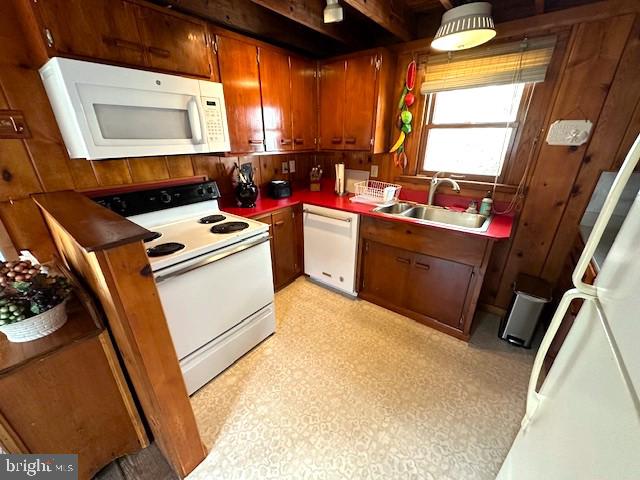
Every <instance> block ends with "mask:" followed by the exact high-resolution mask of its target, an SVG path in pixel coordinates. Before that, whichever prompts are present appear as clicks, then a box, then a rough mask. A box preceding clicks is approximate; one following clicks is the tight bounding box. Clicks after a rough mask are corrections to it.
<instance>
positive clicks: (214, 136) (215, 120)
mask: <svg viewBox="0 0 640 480" xmlns="http://www.w3.org/2000/svg"><path fill="white" fill-rule="evenodd" d="M202 108H203V111H204V121H205V123H206V127H207V140H208V142H209V144H212V145H216V144H221V143H224V140H225V139H224V123H223V121H222V102H221V101H220V99H219V98H215V97H203V98H202Z"/></svg>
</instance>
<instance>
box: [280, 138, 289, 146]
mask: <svg viewBox="0 0 640 480" xmlns="http://www.w3.org/2000/svg"><path fill="white" fill-rule="evenodd" d="M280 144H281V145H291V139H290V138H281V139H280Z"/></svg>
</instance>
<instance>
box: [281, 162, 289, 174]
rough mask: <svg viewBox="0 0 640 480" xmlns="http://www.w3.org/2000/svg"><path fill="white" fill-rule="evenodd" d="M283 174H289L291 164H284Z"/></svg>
mask: <svg viewBox="0 0 640 480" xmlns="http://www.w3.org/2000/svg"><path fill="white" fill-rule="evenodd" d="M282 173H289V162H282Z"/></svg>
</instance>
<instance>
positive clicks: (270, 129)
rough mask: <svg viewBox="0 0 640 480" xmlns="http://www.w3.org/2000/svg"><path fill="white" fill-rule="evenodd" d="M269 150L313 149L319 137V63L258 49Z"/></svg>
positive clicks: (265, 131) (263, 111) (267, 147)
mask: <svg viewBox="0 0 640 480" xmlns="http://www.w3.org/2000/svg"><path fill="white" fill-rule="evenodd" d="M259 52H260V53H259V59H260V61H259V63H260V88H261V90H262V113H263V118H264V133H265V141H266V149H267V151H270V152H272V151H289V150H310V149H314V148H315V137H316V108H315V105H316V78H315V77H316V76H315V71H316V64H315V62H313V61H311V60H304V59H302V58H298V57H295V56H292V55H288V54H287V53H284V52H280V51H276V50H271V49H268V48H262V47H260V48H259Z"/></svg>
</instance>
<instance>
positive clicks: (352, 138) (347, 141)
mask: <svg viewBox="0 0 640 480" xmlns="http://www.w3.org/2000/svg"><path fill="white" fill-rule="evenodd" d="M344 143H348V144H350V145H353V144H355V143H356V137H347V138H345V140H344Z"/></svg>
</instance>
